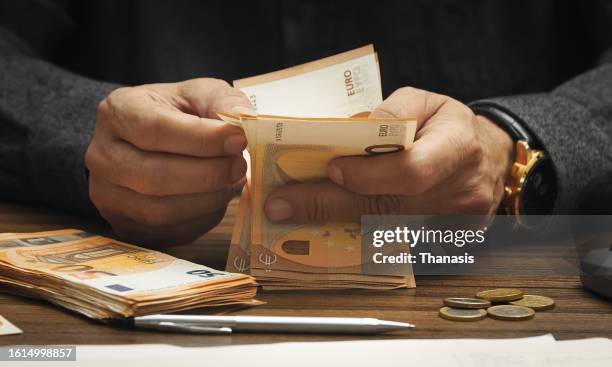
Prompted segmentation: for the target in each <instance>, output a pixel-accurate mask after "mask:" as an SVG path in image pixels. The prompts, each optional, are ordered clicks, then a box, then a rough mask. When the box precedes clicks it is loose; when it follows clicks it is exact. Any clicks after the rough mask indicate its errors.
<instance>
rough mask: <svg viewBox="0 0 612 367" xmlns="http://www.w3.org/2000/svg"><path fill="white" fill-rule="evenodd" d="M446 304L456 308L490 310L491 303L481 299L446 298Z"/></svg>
mask: <svg viewBox="0 0 612 367" xmlns="http://www.w3.org/2000/svg"><path fill="white" fill-rule="evenodd" d="M444 304H445V305H446V306H449V307H454V308H488V307H491V302H490V301H487V300H486V299H480V298H464V297H451V298H445V299H444Z"/></svg>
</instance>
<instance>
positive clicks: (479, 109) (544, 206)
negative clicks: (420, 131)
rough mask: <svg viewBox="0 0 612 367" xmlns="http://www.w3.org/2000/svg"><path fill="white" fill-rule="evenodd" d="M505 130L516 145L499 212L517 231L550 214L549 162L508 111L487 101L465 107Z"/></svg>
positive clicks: (554, 189)
mask: <svg viewBox="0 0 612 367" xmlns="http://www.w3.org/2000/svg"><path fill="white" fill-rule="evenodd" d="M469 106H470V107H471V108H472V110H473V111H474V113H475V114H477V115H482V116H484V117H486V118H488V119H489V120H491V121H492V122H493V123H495V124H496V125H497V126H499V127H500V128H501V129H503V130H504V131H506V132H507V133H508V134H509V135H510V137H512V139H513V140H514V142H515V144H516V151H515V158H514V163H513V164H512V169H511V172H510V177H508V179H507V181H506V184H505V186H504V191H505V193H504V198H503V200H502V204H501V206H500V209H501V210H503V211H504V212H505V213H506V214H508V215H511V216H513V217H514V219H515V223H516V226H517V227H519V228H533V227H537V226H539V225H541V224H542V223H543V221H544V220H545V217H546V215H548V214H550V213H551V212H552V211H553V208H554V205H555V202H556V198H557V187H556V175H555V171H554V168H553V165H552V162H551V161H550V159H549V158H548V157H547V155H546V154H545V152H544V151H543V150H542V149H541V148H540V146H541V145H540V144H539V142H538V141H537V140H536V139H535V138H533V136H532V135H531V134H530V133H529V131H528V130H527V129H526V128H525V127H524V123H522V122H521V121H520V119H519V118H518V117H516V116H514V115H513V114H512V113H511V112H510V111H508V110H506V109H504V108H503V107H501V106H498V105H496V104H494V103H491V102H486V101H478V102H474V103H471V104H470V105H469Z"/></svg>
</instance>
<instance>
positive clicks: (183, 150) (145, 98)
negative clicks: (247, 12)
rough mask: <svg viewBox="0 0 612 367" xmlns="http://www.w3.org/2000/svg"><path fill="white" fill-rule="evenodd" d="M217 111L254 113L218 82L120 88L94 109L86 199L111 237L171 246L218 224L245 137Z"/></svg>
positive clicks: (242, 165)
mask: <svg viewBox="0 0 612 367" xmlns="http://www.w3.org/2000/svg"><path fill="white" fill-rule="evenodd" d="M216 112H234V113H241V112H242V113H249V112H250V113H251V114H252V113H253V112H252V111H251V104H250V102H249V101H248V99H247V98H246V97H245V96H244V94H243V93H242V92H240V91H238V90H237V89H234V88H231V87H230V86H229V85H228V84H227V83H226V82H224V81H221V80H217V79H194V80H189V81H186V82H182V83H173V84H151V85H143V86H138V87H130V88H120V89H117V90H115V91H113V92H112V93H111V94H110V95H109V96H108V97H106V99H104V100H103V101H102V102H101V103H100V105H99V106H98V111H97V121H96V129H95V132H94V136H93V140H92V142H91V144H90V145H89V148H88V150H87V153H86V155H85V161H86V164H87V167H88V168H89V195H90V197H91V200H92V201H93V203H94V204H95V205H96V207H97V208H98V210H99V212H100V214H101V215H102V216H103V217H104V218H105V219H106V220H107V221H108V222H109V223H110V224H111V226H112V227H113V229H114V230H115V231H116V233H117V234H118V235H120V236H121V237H123V238H126V239H128V240H131V241H135V242H139V243H146V244H152V245H156V244H177V243H182V242H186V241H189V240H193V239H195V238H196V237H197V236H199V235H201V234H202V233H204V232H206V231H207V230H209V229H210V228H212V227H213V226H215V225H216V224H217V223H218V222H219V221H220V220H221V218H222V217H223V214H224V213H225V208H226V206H227V203H228V201H229V200H230V199H231V198H232V197H233V196H234V194H235V192H236V191H237V190H239V189H240V188H241V187H242V185H243V184H244V174H245V172H246V167H247V166H246V162H245V161H244V159H243V158H242V150H243V149H244V148H245V147H246V138H245V136H244V134H243V132H242V130H241V129H240V128H237V127H235V126H230V125H228V124H226V123H224V122H222V121H219V120H217V119H216V118H217V117H216Z"/></svg>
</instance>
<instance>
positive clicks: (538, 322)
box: [0, 203, 612, 346]
mask: <svg viewBox="0 0 612 367" xmlns="http://www.w3.org/2000/svg"><path fill="white" fill-rule="evenodd" d="M235 204H236V203H232V204H231V205H230V208H229V210H228V214H227V216H226V218H225V219H224V220H223V222H222V223H221V224H220V225H219V226H218V227H217V228H215V229H214V230H213V231H211V232H210V233H208V234H207V235H205V236H204V237H202V238H200V239H199V240H197V241H196V242H194V243H193V244H190V245H186V246H181V247H175V248H171V249H168V251H167V252H169V253H171V254H173V255H174V256H177V257H181V258H185V259H188V260H191V261H194V262H198V263H202V264H205V265H208V266H212V267H216V268H223V267H224V264H225V257H226V255H227V244H228V239H229V234H230V232H231V226H232V222H233V218H234V214H235V211H236V205H235ZM68 227H77V228H83V229H85V230H88V231H93V232H97V233H101V234H110V231H109V228H108V227H107V226H106V225H105V224H104V223H103V222H101V221H96V220H92V219H84V218H82V217H77V216H72V215H69V214H66V213H62V212H58V211H54V210H49V209H42V208H34V207H26V206H18V205H11V204H0V232H9V231H10V232H26V231H40V230H49V229H59V228H68ZM576 259H577V256H576ZM576 259H574V260H576ZM526 260H527V259H526ZM528 260H529V262H519V264H522V263H524V264H526V265H524V266H531V267H532V266H539V267H546V266H547V264H549V260H550V259H548V258H547V254H546V252H545V251H544V252H542V253H541V254H540V256H535V257H533V258H530V259H528ZM519 266H520V265H519ZM493 287H518V288H521V289H523V290H524V291H525V293H531V294H542V295H547V296H549V297H552V298H554V299H555V300H556V302H557V306H556V308H555V309H553V310H551V311H547V312H540V313H537V314H536V317H535V318H534V319H532V320H529V321H522V322H508V321H497V320H493V319H485V320H482V321H478V322H453V321H447V320H443V319H441V318H439V317H438V309H439V308H440V306H441V299H442V298H443V297H453V296H456V297H459V296H471V295H473V294H474V293H476V292H477V291H478V290H482V289H488V288H493ZM258 298H259V299H261V300H263V301H266V302H268V303H267V304H266V305H263V306H259V307H255V308H251V309H247V310H243V311H240V312H239V313H241V314H249V315H301V316H355V317H377V318H381V319H388V320H395V321H405V322H412V323H414V324H416V325H417V328H416V329H415V330H411V331H406V332H400V333H394V334H389V335H385V336H377V337H375V338H379V339H382V338H509V337H524V336H533V335H540V334H544V333H552V334H553V335H554V336H555V337H556V338H557V339H572V338H584V337H596V336H605V337H612V302H610V301H608V300H605V299H603V298H601V297H598V296H596V295H594V294H592V293H590V292H588V291H586V290H584V289H583V288H582V287H581V284H580V280H579V278H578V276H577V275H549V276H488V277H457V276H454V277H426V278H425V277H417V288H416V289H408V290H396V291H359V290H353V291H330V292H314V291H301V292H289V291H284V292H262V291H260V293H259V295H258ZM193 313H197V310H195V311H193ZM0 314H1V315H3V316H5V317H6V318H8V319H9V320H11V321H12V322H13V323H15V324H16V325H17V326H19V327H20V328H21V329H23V331H24V333H23V334H21V335H15V336H3V337H0V345H9V344H127V343H171V344H176V345H185V346H198V345H200V346H201V345H221V344H239V343H263V342H278V341H297V340H332V339H335V340H341V339H355V338H357V337H351V336H321V335H317V336H308V335H276V334H236V335H232V336H201V335H180V334H164V333H157V332H148V331H132V330H122V329H118V328H114V327H109V326H105V325H102V324H99V323H97V322H95V321H92V320H89V319H86V318H84V317H81V316H79V315H77V314H74V313H71V312H68V311H65V310H63V309H60V308H58V307H55V306H53V305H50V304H48V303H46V302H43V301H34V300H30V299H25V298H20V297H16V296H12V295H7V294H1V293H0ZM360 338H361V337H360Z"/></svg>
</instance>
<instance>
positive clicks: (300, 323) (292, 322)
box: [134, 315, 414, 334]
mask: <svg viewBox="0 0 612 367" xmlns="http://www.w3.org/2000/svg"><path fill="white" fill-rule="evenodd" d="M167 322H168V323H174V324H181V325H193V326H199V327H208V328H222V327H227V328H231V329H232V331H233V332H267V333H315V334H377V333H382V332H387V331H394V330H404V329H409V328H413V327H414V325H412V324H408V323H402V322H394V321H385V320H378V319H374V318H351V317H291V316H196V315H151V316H142V317H136V318H135V319H134V325H135V326H136V327H145V328H156V329H157V325H159V323H167Z"/></svg>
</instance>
